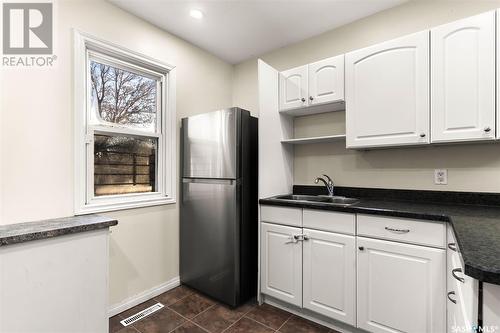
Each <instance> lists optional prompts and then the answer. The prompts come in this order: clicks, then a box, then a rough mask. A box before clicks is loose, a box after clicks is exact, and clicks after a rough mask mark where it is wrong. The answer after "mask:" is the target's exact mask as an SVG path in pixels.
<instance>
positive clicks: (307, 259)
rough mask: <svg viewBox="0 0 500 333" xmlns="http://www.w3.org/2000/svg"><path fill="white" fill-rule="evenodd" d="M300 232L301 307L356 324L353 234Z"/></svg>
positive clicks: (315, 231) (314, 231) (306, 230)
mask: <svg viewBox="0 0 500 333" xmlns="http://www.w3.org/2000/svg"><path fill="white" fill-rule="evenodd" d="M303 232H304V235H305V236H306V240H304V242H303V263H304V272H303V288H304V290H303V292H304V293H303V307H304V308H306V309H309V310H312V311H315V312H317V313H320V314H322V315H325V316H328V317H330V318H334V319H337V320H340V321H343V322H345V323H348V324H350V325H356V316H355V314H356V302H355V300H356V285H355V279H356V258H355V256H356V252H355V243H356V240H355V237H354V236H349V235H342V234H336V233H331V232H323V231H317V230H311V229H304V230H303Z"/></svg>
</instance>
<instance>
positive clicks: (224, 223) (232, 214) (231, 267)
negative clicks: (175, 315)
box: [180, 179, 240, 306]
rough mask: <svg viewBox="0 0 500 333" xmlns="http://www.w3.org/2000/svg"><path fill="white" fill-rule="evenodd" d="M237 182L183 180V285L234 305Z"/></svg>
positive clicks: (181, 228)
mask: <svg viewBox="0 0 500 333" xmlns="http://www.w3.org/2000/svg"><path fill="white" fill-rule="evenodd" d="M239 186H240V185H239V184H238V182H237V181H236V180H217V179H183V181H182V202H181V205H182V206H181V221H180V257H181V258H180V277H181V282H182V283H183V284H186V285H188V286H190V287H192V288H194V289H197V290H200V291H202V292H203V293H205V294H207V295H209V296H211V297H213V298H215V299H217V300H219V301H221V302H223V303H226V304H229V305H232V306H235V305H236V304H237V301H238V299H237V297H238V295H237V292H238V290H239V286H238V285H237V284H238V283H239V282H238V281H239V280H238V278H236V277H237V276H238V274H239V270H238V269H239V268H238V266H237V265H238V258H239V217H238V215H239V214H238V209H239V208H238V201H237V199H238V196H239V194H238V191H239Z"/></svg>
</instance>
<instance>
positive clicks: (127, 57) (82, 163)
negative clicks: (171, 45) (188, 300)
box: [73, 30, 177, 215]
mask: <svg viewBox="0 0 500 333" xmlns="http://www.w3.org/2000/svg"><path fill="white" fill-rule="evenodd" d="M73 37H74V68H73V70H74V86H73V89H74V117H75V119H74V126H75V129H74V143H75V166H74V172H75V182H74V184H75V191H74V195H75V200H74V205H75V207H74V210H75V214H76V215H81V214H89V213H97V212H107V211H114V210H122V209H131V208H139V207H149V206H157V205H165V204H173V203H175V202H176V188H177V183H176V179H177V173H176V166H177V163H176V160H177V158H176V157H177V152H176V135H177V134H176V130H177V128H176V112H175V111H176V109H175V105H176V103H175V72H176V70H175V67H174V66H171V65H168V64H164V63H162V62H159V61H157V60H155V59H153V58H150V57H147V56H144V55H142V54H139V53H136V52H134V51H131V50H128V49H125V48H123V47H121V46H118V45H116V44H113V43H110V42H106V41H103V40H100V39H98V38H95V37H93V36H90V35H88V34H86V33H83V32H80V31H77V30H74V33H73ZM89 51H90V52H92V51H94V52H97V53H100V54H105V55H109V56H111V57H113V58H117V59H118V60H122V61H124V62H127V61H130V62H131V63H133V64H138V65H139V66H140V67H141V68H145V69H147V70H150V71H151V72H156V73H162V74H163V75H164V76H165V82H164V84H163V92H162V95H163V96H164V97H165V98H163V99H162V108H164V109H165V110H167V112H165V114H164V116H162V117H161V119H160V121H161V127H162V135H157V133H153V132H145V131H141V130H133V129H129V130H126V129H119V130H117V132H119V133H125V132H129V134H131V135H138V136H142V137H158V140H159V142H158V149H159V150H160V149H161V152H160V151H159V153H158V156H162V160H161V161H158V167H157V168H158V192H150V193H130V194H122V195H116V196H102V197H93V198H92V199H89V197H88V195H87V193H88V191H89V188H90V186H89V181H90V180H91V179H92V181H93V165H91V164H90V163H87V160H88V158H89V156H88V151H90V149H87V144H90V143H91V142H92V140H93V138H89V137H88V134H87V127H88V119H87V102H88V100H87V99H88V98H87V96H88V85H87V83H88V82H87V71H88V70H87V60H88V59H87V57H88V52H89ZM98 127H99V126H93V129H94V130H98ZM106 132H113V128H112V127H109V128H108V127H106ZM89 141H90V142H89ZM163 165H164V166H163ZM89 169H90V170H89ZM92 186H93V184H92Z"/></svg>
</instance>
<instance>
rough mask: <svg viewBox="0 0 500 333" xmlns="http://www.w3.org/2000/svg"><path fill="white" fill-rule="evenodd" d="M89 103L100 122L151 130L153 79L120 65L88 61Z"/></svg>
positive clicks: (154, 106)
mask: <svg viewBox="0 0 500 333" xmlns="http://www.w3.org/2000/svg"><path fill="white" fill-rule="evenodd" d="M90 77H91V83H92V103H93V105H94V106H95V108H96V111H97V113H98V116H99V118H100V119H101V120H102V121H105V122H109V123H114V124H119V125H125V126H131V127H139V128H151V129H154V126H155V124H156V112H157V91H156V90H157V81H156V80H153V79H150V78H147V77H145V76H141V75H139V74H135V73H132V72H129V71H126V70H123V69H120V68H116V67H113V66H109V65H105V64H101V63H98V62H96V61H91V62H90Z"/></svg>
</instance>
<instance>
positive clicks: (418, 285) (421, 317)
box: [357, 237, 446, 333]
mask: <svg viewBox="0 0 500 333" xmlns="http://www.w3.org/2000/svg"><path fill="white" fill-rule="evenodd" d="M357 246H358V268H357V275H358V278H357V282H358V297H357V326H358V327H359V328H362V329H365V330H367V331H370V332H384V333H385V332H408V333H422V332H429V333H431V332H435V333H441V332H445V331H446V320H445V318H446V314H445V311H446V310H445V306H446V305H445V290H446V271H445V269H446V253H445V250H443V249H436V248H431V247H425V246H418V245H411V244H403V243H396V242H391V241H383V240H376V239H370V238H365V237H357Z"/></svg>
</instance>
